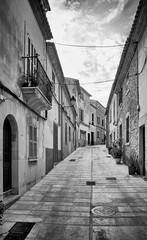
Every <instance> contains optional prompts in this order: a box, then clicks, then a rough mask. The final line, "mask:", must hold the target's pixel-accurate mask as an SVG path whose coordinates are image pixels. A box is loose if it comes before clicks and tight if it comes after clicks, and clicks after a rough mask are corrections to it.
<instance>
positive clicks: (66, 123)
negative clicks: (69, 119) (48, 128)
mask: <svg viewBox="0 0 147 240" xmlns="http://www.w3.org/2000/svg"><path fill="white" fill-rule="evenodd" d="M65 143H67V123H65Z"/></svg>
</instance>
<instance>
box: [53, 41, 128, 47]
mask: <svg viewBox="0 0 147 240" xmlns="http://www.w3.org/2000/svg"><path fill="white" fill-rule="evenodd" d="M51 43H54V44H56V45H60V46H65V47H77V48H113V47H124V46H125V44H116V45H77V44H66V43H59V42H51Z"/></svg>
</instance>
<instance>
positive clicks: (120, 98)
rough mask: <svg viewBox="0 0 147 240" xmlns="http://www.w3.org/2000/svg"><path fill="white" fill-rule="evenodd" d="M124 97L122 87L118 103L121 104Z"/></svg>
mask: <svg viewBox="0 0 147 240" xmlns="http://www.w3.org/2000/svg"><path fill="white" fill-rule="evenodd" d="M122 97H123V89H122V88H121V89H120V91H119V93H118V104H119V105H120V104H121V103H122Z"/></svg>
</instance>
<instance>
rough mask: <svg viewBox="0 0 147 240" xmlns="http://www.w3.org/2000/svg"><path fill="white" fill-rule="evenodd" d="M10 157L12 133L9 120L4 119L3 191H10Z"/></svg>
mask: <svg viewBox="0 0 147 240" xmlns="http://www.w3.org/2000/svg"><path fill="white" fill-rule="evenodd" d="M11 155H12V133H11V126H10V122H9V120H8V119H7V118H6V120H5V122H4V127H3V191H4V192H5V191H8V190H9V189H11Z"/></svg>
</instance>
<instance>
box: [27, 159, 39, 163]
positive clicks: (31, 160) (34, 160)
mask: <svg viewBox="0 0 147 240" xmlns="http://www.w3.org/2000/svg"><path fill="white" fill-rule="evenodd" d="M28 161H29V162H37V161H38V158H28Z"/></svg>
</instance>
